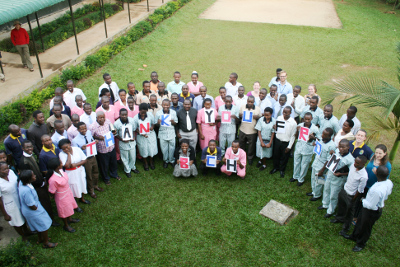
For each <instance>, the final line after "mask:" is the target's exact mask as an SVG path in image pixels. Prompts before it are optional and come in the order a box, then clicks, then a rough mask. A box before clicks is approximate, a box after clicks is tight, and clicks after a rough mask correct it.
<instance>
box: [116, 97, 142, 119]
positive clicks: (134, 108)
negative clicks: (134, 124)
mask: <svg viewBox="0 0 400 267" xmlns="http://www.w3.org/2000/svg"><path fill="white" fill-rule="evenodd" d="M126 102H127V103H128V108H127V109H126V110H127V111H128V117H129V118H132V119H133V117H135V116H136V115H137V114H138V113H139V106H138V105H135V99H134V98H133V97H132V96H129V97H128V100H127V101H126ZM118 114H119V110H118Z"/></svg>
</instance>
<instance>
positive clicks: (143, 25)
mask: <svg viewBox="0 0 400 267" xmlns="http://www.w3.org/2000/svg"><path fill="white" fill-rule="evenodd" d="M136 27H139V28H141V29H142V30H143V33H144V34H147V33H149V32H151V31H152V30H153V26H151V24H150V22H148V21H141V22H139V23H138V24H136V26H135V28H136Z"/></svg>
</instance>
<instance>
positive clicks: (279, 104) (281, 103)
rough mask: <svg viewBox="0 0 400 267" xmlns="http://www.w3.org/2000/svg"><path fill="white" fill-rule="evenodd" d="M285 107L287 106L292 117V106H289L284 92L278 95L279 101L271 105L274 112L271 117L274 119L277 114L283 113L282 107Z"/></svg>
mask: <svg viewBox="0 0 400 267" xmlns="http://www.w3.org/2000/svg"><path fill="white" fill-rule="evenodd" d="M285 107H289V108H290V110H291V112H290V116H291V117H292V118H293V116H292V113H293V112H294V111H293V108H292V106H290V104H289V102H288V101H287V96H286V95H285V94H283V95H280V96H279V101H278V102H276V103H275V105H274V106H273V110H274V114H273V117H274V119H276V118H278V117H279V116H282V114H283V109H284V108H285Z"/></svg>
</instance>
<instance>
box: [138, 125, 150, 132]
mask: <svg viewBox="0 0 400 267" xmlns="http://www.w3.org/2000/svg"><path fill="white" fill-rule="evenodd" d="M139 133H140V134H143V135H144V134H148V133H150V122H141V123H140V124H139Z"/></svg>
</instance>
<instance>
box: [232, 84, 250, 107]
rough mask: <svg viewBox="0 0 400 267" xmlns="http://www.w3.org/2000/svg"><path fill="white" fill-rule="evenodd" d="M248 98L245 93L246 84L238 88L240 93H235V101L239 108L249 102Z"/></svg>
mask: <svg viewBox="0 0 400 267" xmlns="http://www.w3.org/2000/svg"><path fill="white" fill-rule="evenodd" d="M247 98H248V96H247V95H245V94H244V86H243V85H241V86H239V88H238V95H235V96H234V97H233V102H234V103H235V105H236V106H237V107H238V109H240V108H241V107H242V106H244V105H246V104H247Z"/></svg>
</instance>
